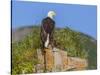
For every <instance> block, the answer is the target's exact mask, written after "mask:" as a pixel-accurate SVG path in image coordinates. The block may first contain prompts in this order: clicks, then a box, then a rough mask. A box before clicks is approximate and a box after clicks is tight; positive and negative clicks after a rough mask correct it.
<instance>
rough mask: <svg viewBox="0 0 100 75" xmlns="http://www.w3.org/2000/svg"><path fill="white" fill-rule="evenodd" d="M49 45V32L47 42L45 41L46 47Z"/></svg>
mask: <svg viewBox="0 0 100 75" xmlns="http://www.w3.org/2000/svg"><path fill="white" fill-rule="evenodd" d="M48 45H49V34H47V39H46V42H45V47H46V48H47V47H48Z"/></svg>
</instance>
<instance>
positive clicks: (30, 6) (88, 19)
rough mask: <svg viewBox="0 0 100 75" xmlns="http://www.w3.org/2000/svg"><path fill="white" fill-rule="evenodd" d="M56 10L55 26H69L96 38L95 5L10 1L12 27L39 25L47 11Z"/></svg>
mask: <svg viewBox="0 0 100 75" xmlns="http://www.w3.org/2000/svg"><path fill="white" fill-rule="evenodd" d="M50 10H53V11H55V12H56V16H55V17H54V20H55V22H56V27H61V28H63V27H66V26H67V27H70V28H71V29H73V30H76V31H80V32H83V33H85V34H88V35H90V36H92V37H94V38H97V6H94V5H79V4H78V5H77V4H57V3H44V2H42V3H41V2H25V1H15V0H13V2H12V28H13V29H14V28H19V27H23V26H32V25H40V24H41V21H42V19H43V18H45V17H47V13H48V11H50Z"/></svg>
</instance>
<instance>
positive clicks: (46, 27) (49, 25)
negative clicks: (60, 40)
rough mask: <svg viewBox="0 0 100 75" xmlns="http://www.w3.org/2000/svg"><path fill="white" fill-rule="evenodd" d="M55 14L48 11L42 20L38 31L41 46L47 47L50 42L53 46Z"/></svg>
mask: <svg viewBox="0 0 100 75" xmlns="http://www.w3.org/2000/svg"><path fill="white" fill-rule="evenodd" d="M55 15H56V13H55V12H54V11H49V12H48V15H47V17H46V18H44V19H43V20H42V23H41V33H40V36H41V43H42V48H48V46H49V45H50V44H51V46H53V45H52V44H53V32H54V28H55V21H54V20H53V18H54V16H55Z"/></svg>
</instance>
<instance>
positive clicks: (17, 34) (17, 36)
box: [12, 26, 96, 43]
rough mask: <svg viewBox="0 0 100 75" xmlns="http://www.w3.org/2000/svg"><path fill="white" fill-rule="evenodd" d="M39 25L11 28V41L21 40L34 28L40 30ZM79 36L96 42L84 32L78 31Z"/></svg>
mask: <svg viewBox="0 0 100 75" xmlns="http://www.w3.org/2000/svg"><path fill="white" fill-rule="evenodd" d="M39 28H40V27H39V26H25V27H20V28H17V29H12V42H17V41H20V40H22V39H23V38H24V37H25V36H27V35H29V34H30V33H32V31H34V30H36V29H37V30H40V29H39ZM56 30H58V31H59V30H61V28H56ZM80 35H81V36H83V37H84V36H85V37H88V38H89V39H91V41H93V42H94V43H96V39H94V38H93V37H91V36H89V35H87V34H84V33H80Z"/></svg>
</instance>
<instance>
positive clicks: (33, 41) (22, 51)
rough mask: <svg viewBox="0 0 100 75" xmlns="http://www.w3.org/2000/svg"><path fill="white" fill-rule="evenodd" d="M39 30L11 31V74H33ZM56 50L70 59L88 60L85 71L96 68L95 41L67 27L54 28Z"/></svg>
mask: <svg viewBox="0 0 100 75" xmlns="http://www.w3.org/2000/svg"><path fill="white" fill-rule="evenodd" d="M39 34H40V28H39V27H38V26H29V27H21V28H18V29H16V30H12V73H13V74H16V73H17V74H20V73H22V71H23V70H25V72H26V73H33V70H34V69H35V65H36V64H37V63H38V62H39V61H38V60H37V49H39V48H40V35H39ZM54 39H55V41H56V43H55V45H56V47H57V48H59V49H61V50H64V51H66V52H67V55H68V56H70V57H79V58H82V59H87V60H88V64H89V65H88V67H87V68H86V69H96V68H97V45H96V40H95V39H94V38H92V37H91V36H89V35H86V34H84V33H81V32H77V31H74V30H72V29H70V28H68V27H66V28H62V29H61V28H56V29H55V33H54Z"/></svg>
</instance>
